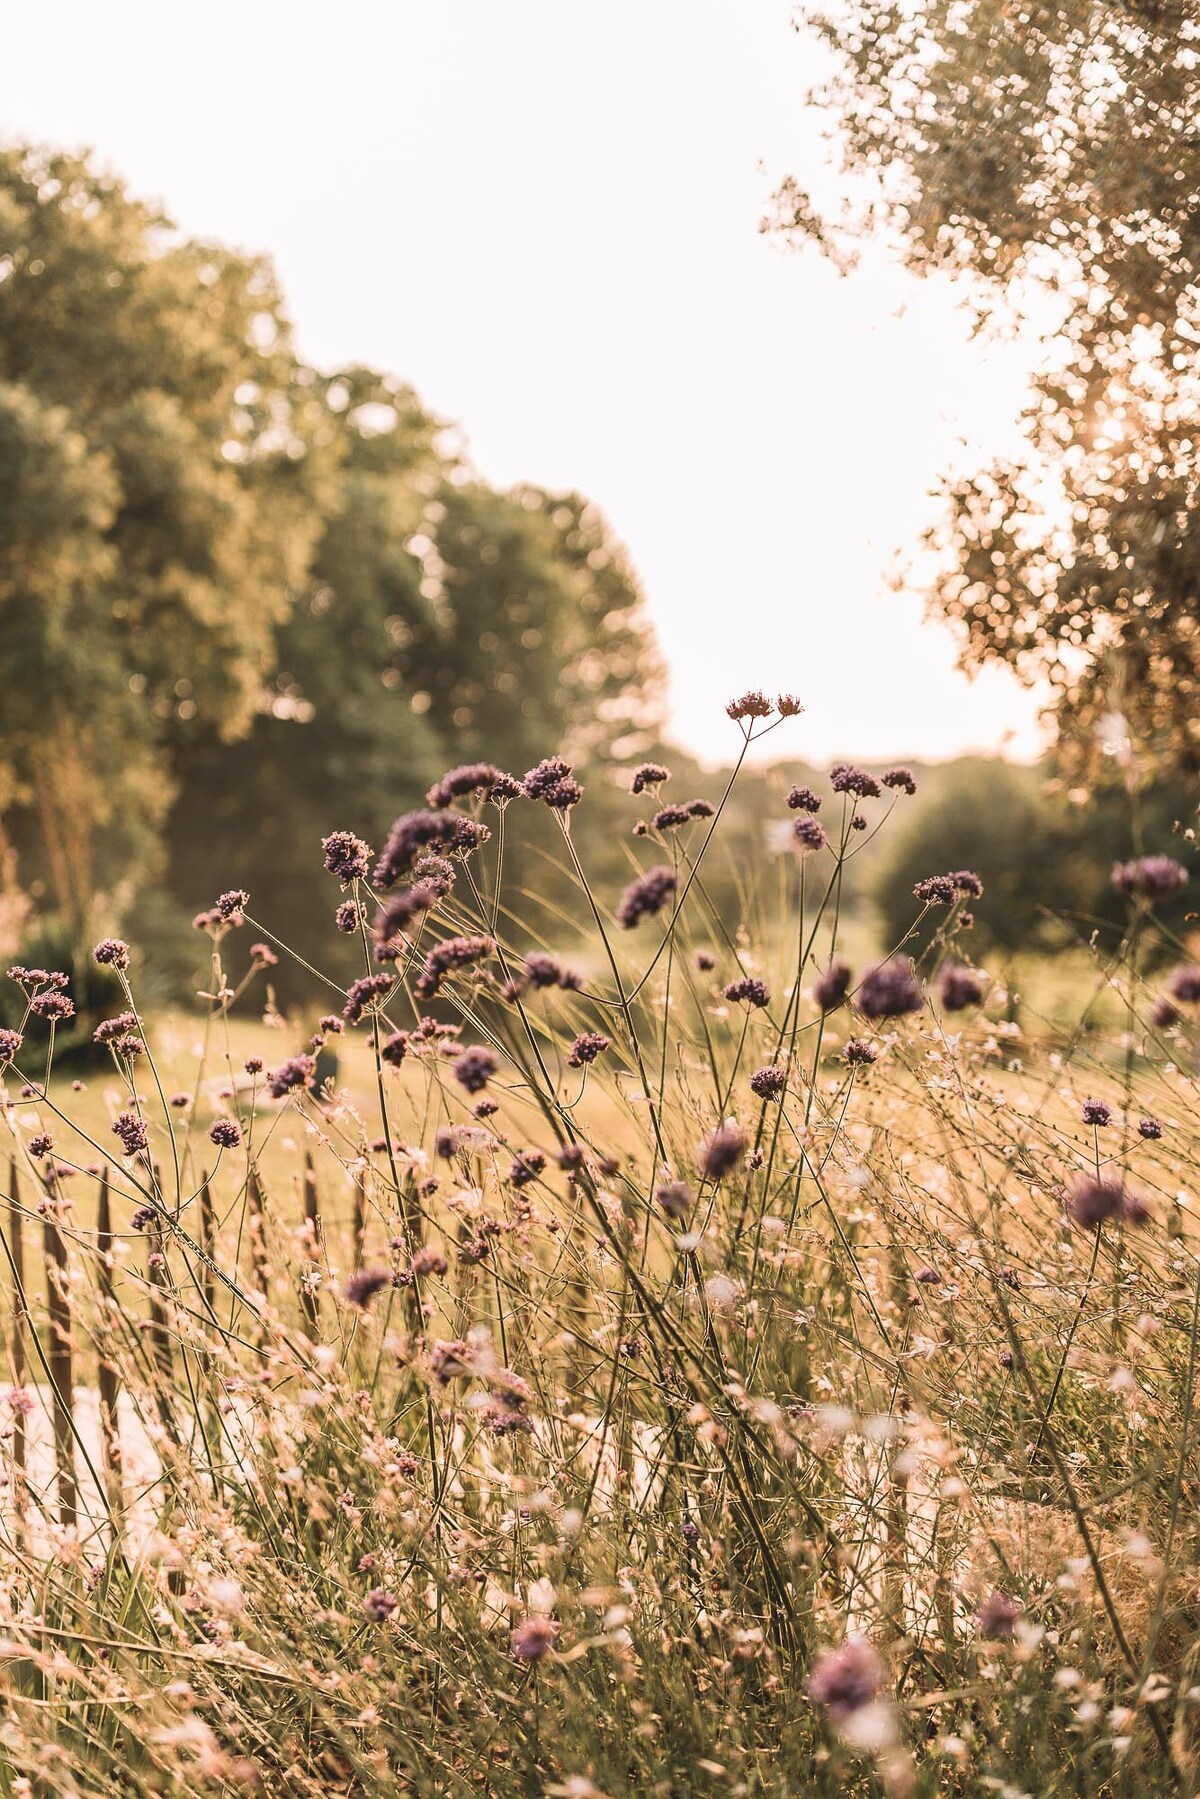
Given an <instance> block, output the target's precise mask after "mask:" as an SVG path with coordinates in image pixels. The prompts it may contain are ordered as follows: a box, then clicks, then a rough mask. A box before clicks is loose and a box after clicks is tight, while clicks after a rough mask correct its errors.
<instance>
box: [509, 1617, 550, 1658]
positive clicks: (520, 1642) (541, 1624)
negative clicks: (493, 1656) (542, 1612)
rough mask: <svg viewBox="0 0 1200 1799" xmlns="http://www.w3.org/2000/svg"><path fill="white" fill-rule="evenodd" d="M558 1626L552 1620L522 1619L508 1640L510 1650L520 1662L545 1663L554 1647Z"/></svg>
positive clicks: (538, 1618)
mask: <svg viewBox="0 0 1200 1799" xmlns="http://www.w3.org/2000/svg"><path fill="white" fill-rule="evenodd" d="M557 1636H558V1625H557V1624H556V1623H555V1622H554V1620H553V1619H552V1618H543V1617H533V1618H522V1620H521V1622H520V1623H519V1624H518V1625H517V1626H516V1628H515V1629H514V1630H513V1632H512V1634H511V1635H510V1637H509V1639H508V1645H509V1648H510V1649H511V1650H512V1653H513V1655H514V1656H515V1657H516V1659H517V1661H519V1662H528V1663H531V1664H532V1663H535V1662H540V1661H544V1660H545V1658H546V1656H548V1655H549V1653H550V1651H551V1650H552V1649H553V1647H554V1640H555V1638H556V1637H557Z"/></svg>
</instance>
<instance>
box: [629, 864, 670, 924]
mask: <svg viewBox="0 0 1200 1799" xmlns="http://www.w3.org/2000/svg"><path fill="white" fill-rule="evenodd" d="M678 885H679V879H678V876H677V875H676V873H675V870H674V869H673V868H666V867H663V868H651V869H649V870H648V871H647V872H646V873H645V874H644V875H639V876H638V877H637V879H636V880H635V881H631V882H630V883H629V885H628V887H627V888H626V889H625V891H624V893H623V894H622V895H621V898H620V902H619V903H618V906H617V923H618V924H619V925H620V926H621V929H622V930H623V931H631V930H632V929H633V927H634V925H636V924H638V923H640V921H641V920H642V919H643V918H651V917H653V916H654V914H655V913H657V912H661V911H662V909H663V907H664V906H665V905H666V904H667V901H668V900H669V899H670V898H671V895H672V894H673V893H674V892H675V889H676V888H677V886H678Z"/></svg>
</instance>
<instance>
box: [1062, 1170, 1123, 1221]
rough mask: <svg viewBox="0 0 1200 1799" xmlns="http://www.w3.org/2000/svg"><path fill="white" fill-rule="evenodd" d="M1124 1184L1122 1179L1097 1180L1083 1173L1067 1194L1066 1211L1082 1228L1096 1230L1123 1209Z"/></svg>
mask: <svg viewBox="0 0 1200 1799" xmlns="http://www.w3.org/2000/svg"><path fill="white" fill-rule="evenodd" d="M1125 1204H1126V1200H1125V1186H1124V1183H1123V1182H1122V1181H1117V1180H1105V1179H1100V1180H1097V1179H1096V1177H1095V1176H1094V1175H1084V1176H1083V1177H1082V1178H1081V1179H1079V1180H1078V1181H1076V1183H1075V1185H1074V1186H1073V1187H1072V1188H1071V1191H1070V1192H1069V1193H1068V1195H1067V1211H1068V1213H1069V1214H1070V1216H1071V1218H1072V1219H1073V1220H1074V1222H1075V1223H1076V1224H1078V1225H1080V1226H1081V1227H1082V1228H1083V1229H1084V1230H1089V1231H1097V1230H1099V1229H1100V1226H1101V1225H1102V1224H1104V1223H1106V1222H1107V1221H1108V1219H1110V1218H1116V1217H1118V1216H1119V1215H1120V1214H1121V1213H1122V1212H1123V1211H1124V1210H1125Z"/></svg>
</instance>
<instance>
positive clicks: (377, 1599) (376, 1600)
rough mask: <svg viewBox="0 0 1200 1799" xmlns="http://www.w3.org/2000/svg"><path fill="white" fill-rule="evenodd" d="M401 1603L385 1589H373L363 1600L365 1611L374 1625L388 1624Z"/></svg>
mask: <svg viewBox="0 0 1200 1799" xmlns="http://www.w3.org/2000/svg"><path fill="white" fill-rule="evenodd" d="M399 1603H400V1602H399V1600H398V1599H397V1598H396V1596H395V1594H394V1593H389V1592H388V1591H387V1589H386V1588H385V1587H372V1588H371V1591H370V1592H369V1593H368V1594H367V1596H366V1598H365V1599H364V1600H363V1611H364V1612H365V1613H366V1615H367V1617H368V1618H369V1619H370V1620H371V1622H372V1624H386V1623H387V1621H388V1619H389V1618H390V1617H391V1615H392V1613H393V1612H394V1611H395V1609H396V1607H397V1605H398V1604H399Z"/></svg>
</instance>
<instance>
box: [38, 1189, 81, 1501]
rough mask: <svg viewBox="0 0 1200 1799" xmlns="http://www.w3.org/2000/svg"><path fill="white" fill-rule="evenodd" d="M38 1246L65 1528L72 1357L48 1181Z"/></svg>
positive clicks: (71, 1482) (71, 1457)
mask: <svg viewBox="0 0 1200 1799" xmlns="http://www.w3.org/2000/svg"><path fill="white" fill-rule="evenodd" d="M42 1246H43V1251H44V1254H45V1258H46V1309H47V1312H48V1314H49V1319H50V1346H49V1354H48V1356H47V1361H48V1362H49V1366H50V1384H51V1387H52V1388H53V1392H52V1394H51V1408H52V1413H53V1425H54V1468H55V1473H56V1475H57V1480H58V1518H59V1523H60V1524H62V1525H63V1526H64V1527H65V1528H66V1529H68V1530H71V1529H73V1528H74V1526H75V1524H76V1523H77V1521H78V1516H79V1494H78V1488H77V1486H76V1482H75V1428H74V1412H73V1406H74V1388H75V1370H74V1358H73V1356H72V1352H71V1288H70V1269H69V1266H68V1263H67V1245H66V1242H65V1240H64V1238H63V1234H62V1231H61V1230H60V1229H59V1225H58V1196H57V1193H56V1190H55V1186H54V1183H53V1181H52V1180H48V1181H47V1182H46V1206H45V1210H44V1212H43V1213H42Z"/></svg>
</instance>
